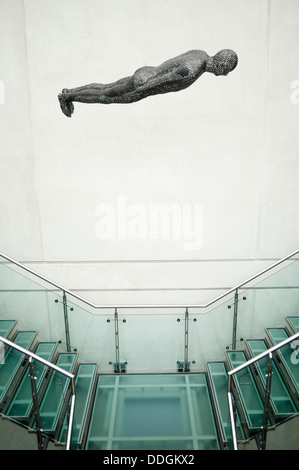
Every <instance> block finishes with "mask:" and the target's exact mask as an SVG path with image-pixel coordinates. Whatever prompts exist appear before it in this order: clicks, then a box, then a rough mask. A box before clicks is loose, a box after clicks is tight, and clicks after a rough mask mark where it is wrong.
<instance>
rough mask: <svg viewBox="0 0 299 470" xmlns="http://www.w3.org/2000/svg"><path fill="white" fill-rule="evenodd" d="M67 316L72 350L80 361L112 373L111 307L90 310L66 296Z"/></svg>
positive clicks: (113, 344) (113, 353) (113, 346)
mask: <svg viewBox="0 0 299 470" xmlns="http://www.w3.org/2000/svg"><path fill="white" fill-rule="evenodd" d="M67 315H68V325H69V336H70V345H71V350H72V351H74V350H75V351H76V352H77V353H78V355H79V356H80V360H81V361H84V362H96V363H97V364H98V367H99V370H101V371H104V372H112V371H113V364H112V362H113V361H114V358H115V337H114V326H113V322H114V314H113V309H111V310H110V311H109V309H108V310H107V311H102V310H101V309H99V310H96V309H93V312H90V311H89V310H87V309H86V308H84V307H82V305H79V303H78V302H75V301H72V298H71V296H70V295H68V296H67Z"/></svg>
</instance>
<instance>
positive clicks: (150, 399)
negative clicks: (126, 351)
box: [85, 373, 220, 450]
mask: <svg viewBox="0 0 299 470" xmlns="http://www.w3.org/2000/svg"><path fill="white" fill-rule="evenodd" d="M138 384H139V387H138V386H137V385H138ZM219 448H220V445H219V440H218V434H217V429H216V422H215V417H214V413H213V408H212V403H211V397H210V392H209V387H208V382H207V376H206V374H205V373H198V374H183V373H181V374H176V375H174V374H149V375H143V374H138V375H137V374H125V376H119V375H117V376H111V375H110V376H108V375H99V377H98V381H97V386H96V391H95V399H94V402H93V409H92V415H91V420H90V425H89V430H88V436H87V442H86V445H85V450H91V449H94V450H96V449H97V450H100V449H101V450H116V449H119V450H129V449H134V450H149V449H152V450H165V449H181V450H182V449H185V450H188V449H189V450H191V449H194V450H200V449H206V450H218V449H219Z"/></svg>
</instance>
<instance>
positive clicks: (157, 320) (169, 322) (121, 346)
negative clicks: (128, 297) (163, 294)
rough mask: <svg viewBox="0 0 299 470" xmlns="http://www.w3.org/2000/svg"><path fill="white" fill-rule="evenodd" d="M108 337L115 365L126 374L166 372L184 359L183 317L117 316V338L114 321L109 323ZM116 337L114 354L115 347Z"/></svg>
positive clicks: (172, 315)
mask: <svg viewBox="0 0 299 470" xmlns="http://www.w3.org/2000/svg"><path fill="white" fill-rule="evenodd" d="M110 332H111V333H110V335H111V334H113V335H114V338H115V345H114V354H113V355H112V357H111V359H110V361H113V362H115V361H116V357H117V352H118V355H119V362H120V363H121V364H123V365H124V366H125V368H126V369H127V370H129V371H170V372H174V371H177V369H178V368H180V363H183V362H184V358H185V316H184V314H183V313H180V312H178V313H177V314H175V313H173V312H170V313H169V314H168V313H155V312H153V313H150V314H148V313H143V312H142V311H138V312H136V313H132V311H129V312H128V313H123V312H122V313H121V314H119V316H118V335H116V332H115V319H113V321H112V322H111V323H110ZM117 336H118V351H117V350H116V346H117Z"/></svg>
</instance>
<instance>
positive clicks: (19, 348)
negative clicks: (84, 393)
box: [0, 336, 76, 450]
mask: <svg viewBox="0 0 299 470" xmlns="http://www.w3.org/2000/svg"><path fill="white" fill-rule="evenodd" d="M1 342H2V343H4V344H7V345H8V346H9V347H11V348H13V349H16V350H17V351H19V352H21V353H22V354H24V355H26V356H29V360H30V361H32V359H36V360H37V361H38V362H40V363H42V364H44V365H45V366H47V367H49V368H51V369H53V370H55V371H56V372H59V373H60V374H63V375H65V376H66V377H67V378H69V379H70V380H71V390H72V391H71V394H72V398H71V409H70V416H69V425H68V433H67V441H66V450H70V446H71V438H72V429H73V421H74V412H75V409H74V408H75V399H76V391H75V382H74V379H75V375H74V374H72V373H70V372H67V371H66V370H64V369H62V368H61V367H59V366H57V365H56V364H52V362H49V361H47V360H46V359H43V358H42V357H40V356H38V355H37V354H34V353H33V352H31V351H29V350H28V349H25V348H22V346H19V345H18V344H15V343H13V342H12V341H10V340H8V339H7V338H3V336H0V343H1Z"/></svg>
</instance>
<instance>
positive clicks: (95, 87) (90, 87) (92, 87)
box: [62, 77, 131, 93]
mask: <svg viewBox="0 0 299 470" xmlns="http://www.w3.org/2000/svg"><path fill="white" fill-rule="evenodd" d="M130 78H131V77H125V78H121V79H120V80H117V81H116V82H113V83H107V84H104V83H89V84H88V85H83V86H79V87H76V88H64V89H63V90H62V93H77V92H79V91H90V90H107V89H108V88H112V87H115V86H119V85H124V84H125V83H127V82H128V80H129V79H130Z"/></svg>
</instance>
